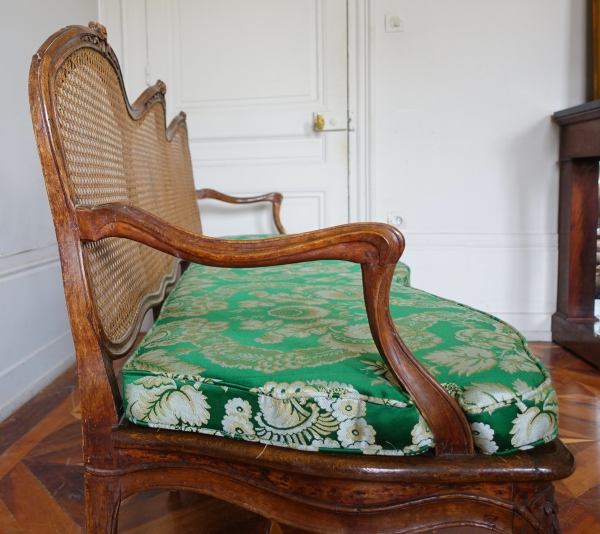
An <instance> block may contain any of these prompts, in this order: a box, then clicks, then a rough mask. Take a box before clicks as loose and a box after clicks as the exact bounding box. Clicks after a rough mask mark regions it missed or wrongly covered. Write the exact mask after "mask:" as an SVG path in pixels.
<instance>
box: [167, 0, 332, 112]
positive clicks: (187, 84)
mask: <svg viewBox="0 0 600 534" xmlns="http://www.w3.org/2000/svg"><path fill="white" fill-rule="evenodd" d="M207 2H210V4H211V10H212V11H214V10H216V9H218V10H223V11H227V10H228V8H227V6H226V5H225V4H226V3H227V2H226V1H223V0H221V2H219V3H215V2H214V0H204V1H200V0H194V1H193V2H191V0H177V1H175V2H172V3H171V10H172V13H171V24H172V28H171V32H170V33H171V49H172V51H173V53H174V58H175V62H174V68H173V75H174V78H173V79H175V80H177V83H176V86H177V92H176V94H175V106H176V107H177V108H178V109H183V108H185V109H188V110H191V109H194V108H210V109H214V108H215V107H220V108H224V109H226V108H229V107H244V106H252V107H253V108H254V107H255V106H265V107H269V106H274V105H278V104H288V105H289V104H297V105H298V106H299V107H306V106H310V107H311V108H312V107H315V106H323V105H324V102H323V95H324V94H325V91H326V90H325V87H324V83H325V79H324V76H323V54H324V39H323V20H324V13H323V0H310V1H309V0H304V1H303V2H302V3H298V4H292V5H293V6H294V8H295V9H297V10H299V11H303V10H306V11H307V13H306V20H305V22H306V26H307V27H308V28H309V32H308V33H309V38H308V39H307V41H308V43H305V44H308V50H304V49H305V48H306V46H304V47H300V46H298V45H296V46H295V48H296V49H297V50H296V51H295V52H296V56H297V57H291V56H290V57H284V55H285V50H286V47H281V48H280V49H278V50H262V51H261V48H262V46H261V43H260V42H259V41H260V40H255V39H250V40H248V41H247V42H250V43H255V42H256V43H257V44H256V45H255V47H256V48H257V49H256V50H252V49H248V50H239V49H238V50H231V51H230V52H229V53H233V54H238V55H239V54H242V53H245V54H248V55H249V58H250V57H252V61H253V62H254V64H253V70H256V69H257V65H260V63H261V61H260V55H261V52H262V53H269V54H271V56H270V59H271V61H268V62H267V63H268V65H271V64H272V63H273V60H276V61H280V62H285V68H286V69H287V74H286V77H285V78H286V79H284V78H283V77H281V76H279V75H278V72H277V71H273V69H272V68H269V67H268V66H267V63H265V65H264V67H262V70H263V71H264V72H263V73H262V75H260V74H259V75H256V76H254V77H253V78H252V79H250V80H249V79H248V77H247V76H246V77H244V78H245V80H246V82H245V84H240V83H236V80H235V71H233V70H232V69H230V68H228V67H227V65H228V63H232V62H233V59H232V61H229V62H228V61H227V53H228V50H227V47H226V46H222V47H220V48H221V50H222V51H221V55H224V56H225V57H223V58H221V57H215V56H214V50H215V46H218V44H217V45H215V44H214V39H215V36H211V35H210V33H209V32H210V26H211V24H210V21H206V25H207V27H204V26H203V27H200V28H197V29H196V30H195V31H194V29H193V28H190V27H189V26H190V24H191V23H190V21H191V20H195V21H197V20H199V19H200V20H201V17H198V16H196V15H198V14H199V11H200V10H201V8H202V4H203V3H207ZM262 2H263V3H267V4H269V3H270V4H271V6H270V9H262V8H261V9H256V6H255V5H254V4H255V3H252V5H250V4H248V5H247V6H246V9H248V13H246V17H245V22H247V26H254V27H256V26H259V25H262V26H259V28H258V29H260V27H262V29H263V32H267V31H271V32H274V33H277V32H279V33H280V34H284V33H286V32H287V33H289V32H290V31H292V30H293V29H294V28H295V27H296V26H297V25H298V24H299V21H298V18H299V17H296V20H293V21H290V20H285V19H283V20H277V21H275V20H271V21H268V20H262V19H265V18H266V17H265V15H264V14H265V13H268V12H271V16H273V15H274V13H273V12H274V11H275V10H276V6H278V5H280V0H262ZM263 7H267V8H268V7H269V6H263ZM238 8H239V4H238ZM289 8H290V5H287V6H286V9H289ZM190 10H192V11H194V12H190ZM298 14H299V15H300V13H298ZM215 15H216V16H218V15H219V13H216V14H215ZM280 15H287V14H286V13H284V12H283V11H282V12H281V13H280ZM248 18H250V20H247V19H248ZM230 20H231V22H232V24H235V23H236V22H237V21H236V20H235V19H232V18H231V15H230ZM215 26H216V24H215ZM238 29H239V30H240V31H243V29H242V28H238ZM255 31H256V30H255ZM192 32H193V37H192ZM259 33H260V32H259ZM302 33H305V32H298V35H301V34H302ZM194 38H195V39H206V41H207V42H199V43H198V44H197V46H194V47H193V48H191V47H190V46H189V45H188V46H185V45H184V43H183V41H184V40H185V39H194ZM211 40H212V41H213V42H210V41H211ZM292 41H293V40H292ZM208 45H212V48H211V47H210V46H208ZM249 46H250V47H251V46H252V45H249ZM291 52H292V54H293V52H294V50H291ZM201 53H203V56H201V55H200V54H201ZM298 54H300V55H305V57H298ZM277 56H279V57H277ZM249 60H250V59H249ZM299 60H300V61H299ZM190 61H191V62H193V63H194V68H190V66H189V65H187V63H189V62H190ZM236 61H239V58H236ZM221 62H222V63H224V64H225V67H224V68H222V67H221V65H220V63H221ZM298 63H300V64H302V63H307V64H305V65H304V68H305V69H306V70H307V71H308V72H310V75H309V78H310V82H309V83H308V85H307V86H305V87H298V88H292V87H286V85H287V82H286V80H287V79H289V78H290V71H289V69H290V67H293V66H294V65H296V64H298ZM283 66H284V65H283V64H282V67H283ZM292 74H293V73H292ZM217 76H218V77H220V78H221V80H220V86H219V87H218V88H217V87H215V88H211V80H212V79H213V77H217ZM224 76H225V77H230V76H233V78H232V80H230V83H228V84H227V83H226V84H225V86H226V88H225V91H224V90H223V87H222V78H223V77H224ZM241 76H244V73H242V74H241ZM292 77H293V76H292ZM301 78H306V72H305V73H304V76H302V75H301V76H298V80H300V79H301ZM196 82H197V83H196ZM300 83H305V82H300ZM251 84H255V85H256V87H254V88H253V87H249V85H251ZM194 85H196V86H197V87H193V86H194ZM242 85H243V92H244V93H248V92H253V91H254V92H256V96H253V97H248V96H245V97H236V96H235V95H236V93H239V92H240V91H238V88H241V87H242ZM278 86H279V89H280V90H279V94H277V93H278ZM225 92H229V93H230V95H229V96H228V97H227V96H225V97H224V96H222V95H223V93H225ZM193 93H196V96H195V97H194V96H192V95H193ZM261 93H274V94H270V95H268V94H261ZM211 94H212V96H211ZM216 94H219V97H216V96H215V95H216ZM203 95H204V96H203Z"/></svg>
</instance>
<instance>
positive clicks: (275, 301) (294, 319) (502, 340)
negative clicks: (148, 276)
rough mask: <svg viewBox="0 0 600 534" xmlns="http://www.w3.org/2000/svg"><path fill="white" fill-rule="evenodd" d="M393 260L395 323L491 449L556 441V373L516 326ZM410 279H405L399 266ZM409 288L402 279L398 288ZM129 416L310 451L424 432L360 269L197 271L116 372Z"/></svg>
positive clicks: (417, 446)
mask: <svg viewBox="0 0 600 534" xmlns="http://www.w3.org/2000/svg"><path fill="white" fill-rule="evenodd" d="M407 272H408V270H407V268H406V267H405V266H404V265H400V266H399V269H398V273H397V276H396V279H395V281H394V282H393V284H392V290H391V295H390V311H391V315H392V318H393V320H394V323H395V325H396V328H397V329H398V332H399V333H400V335H401V337H402V339H403V340H404V341H405V343H406V344H407V345H408V347H409V348H410V349H411V351H412V352H413V354H414V355H415V356H416V357H417V358H418V359H419V361H421V362H422V364H423V365H424V366H425V367H426V368H427V369H428V370H429V372H430V373H432V375H433V376H434V377H435V378H436V379H437V380H438V381H439V382H440V383H441V384H442V385H443V386H444V387H445V388H446V390H447V391H449V392H450V393H451V394H452V395H453V396H454V397H455V398H456V400H457V401H458V403H459V404H460V406H461V407H462V409H463V410H464V411H465V413H466V416H467V419H468V421H469V423H470V425H471V428H472V431H473V435H474V440H475V444H476V447H477V449H478V450H479V451H481V452H484V453H488V454H503V453H510V452H512V451H515V450H518V449H526V448H530V447H534V446H536V445H539V444H541V443H544V442H545V441H549V440H551V439H553V438H554V437H555V436H556V435H557V417H558V413H557V399H556V394H555V392H554V389H553V387H552V385H551V382H550V377H549V375H548V373H547V371H546V370H545V369H544V367H543V366H542V365H541V364H540V362H539V361H538V360H537V359H536V358H535V357H534V356H533V354H532V353H531V352H530V351H529V349H528V347H527V344H526V342H525V340H524V339H523V337H522V336H521V335H520V334H519V333H518V332H517V331H516V330H514V329H513V328H512V327H510V326H509V325H507V324H506V323H504V322H502V321H500V320H499V319H497V318H495V317H492V316H490V315H488V314H486V313H483V312H480V311H477V310H474V309H472V308H469V307H467V306H464V305H462V304H458V303H456V302H452V301H449V300H446V299H442V298H440V297H436V296H434V295H431V294H428V293H425V292H423V291H420V290H418V289H415V288H412V287H410V286H409V285H408V284H407V281H408V280H407V276H406V273H407ZM403 273H404V274H403ZM403 282H404V283H403ZM123 382H124V404H125V406H124V407H125V413H126V416H127V417H128V418H129V419H130V420H131V421H133V422H134V423H136V424H139V425H146V426H150V427H159V428H169V429H175V430H185V431H194V432H202V433H208V434H216V435H221V436H228V437H234V438H239V439H244V440H248V441H258V442H261V443H265V444H272V445H278V446H283V447H292V448H297V449H304V450H321V451H347V452H361V453H365V454H389V455H407V454H418V453H421V452H424V451H426V450H428V449H430V448H432V447H433V441H432V435H431V432H430V430H429V428H428V427H427V425H426V424H425V422H424V421H423V418H422V417H421V415H420V414H419V411H418V410H417V408H416V406H415V404H414V402H413V400H412V399H411V397H410V396H409V395H408V394H406V393H405V392H404V391H403V390H402V389H401V388H400V387H399V386H398V384H397V383H396V381H395V379H394V377H393V376H392V375H391V373H390V372H389V370H388V368H387V366H386V364H385V363H384V361H383V360H382V358H381V356H380V355H379V353H378V351H377V349H376V347H375V345H374V343H373V340H372V337H371V334H370V330H369V326H368V321H367V316H366V311H365V306H364V301H363V293H362V281H361V273H360V266H359V265H355V264H351V263H348V262H342V261H318V262H310V263H301V264H294V265H285V266H277V267H268V268H257V269H220V268H212V267H204V266H199V265H194V266H191V267H190V268H189V269H188V270H187V271H186V273H185V274H184V276H183V277H182V279H181V280H180V281H179V283H178V284H177V285H176V287H175V288H174V290H173V291H172V293H171V294H170V296H169V297H168V299H167V300H166V302H165V305H164V307H163V310H162V312H161V314H160V317H159V319H158V320H157V322H156V323H155V324H154V326H153V327H152V328H151V329H150V331H149V332H148V333H147V335H146V336H145V338H144V340H143V341H142V343H141V344H140V346H139V347H138V349H137V350H136V352H135V353H134V355H133V356H132V358H131V359H130V360H129V361H128V362H127V364H126V365H125V367H124V369H123Z"/></svg>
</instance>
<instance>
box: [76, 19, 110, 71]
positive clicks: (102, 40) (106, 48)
mask: <svg viewBox="0 0 600 534" xmlns="http://www.w3.org/2000/svg"><path fill="white" fill-rule="evenodd" d="M88 27H89V28H90V29H91V30H93V31H94V32H95V33H96V35H90V34H86V35H83V36H82V37H81V40H82V41H85V42H87V43H92V44H95V45H96V46H98V47H99V48H100V50H102V52H104V53H105V54H107V55H109V56H110V57H111V58H112V59H113V60H114V61H115V62H118V61H117V56H115V53H114V52H113V50H112V48H111V46H110V45H109V44H108V41H107V40H106V39H107V33H106V28H105V27H104V26H103V25H102V24H100V23H99V22H94V21H91V22H90V23H89V24H88Z"/></svg>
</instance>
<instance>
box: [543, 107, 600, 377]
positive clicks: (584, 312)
mask: <svg viewBox="0 0 600 534" xmlns="http://www.w3.org/2000/svg"><path fill="white" fill-rule="evenodd" d="M554 119H555V121H556V122H557V123H558V124H559V125H560V151H559V161H560V207H559V226H558V232H559V253H558V258H559V259H558V302H557V311H556V313H555V314H554V315H553V316H552V339H553V341H555V342H556V343H558V344H559V345H562V346H563V347H565V348H567V349H569V350H571V351H572V352H574V353H575V354H577V355H578V356H581V357H582V358H584V359H586V360H587V361H589V362H591V363H593V364H594V365H596V366H598V367H600V338H598V337H597V336H596V335H595V333H594V323H596V322H597V319H596V317H595V315H594V296H595V276H596V231H597V230H596V229H597V227H598V169H599V163H600V100H596V101H594V102H589V103H587V104H583V105H581V106H577V107H574V108H570V109H566V110H564V111H559V112H557V113H555V114H554Z"/></svg>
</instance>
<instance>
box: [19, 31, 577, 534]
mask: <svg viewBox="0 0 600 534" xmlns="http://www.w3.org/2000/svg"><path fill="white" fill-rule="evenodd" d="M80 47H91V48H94V49H95V50H97V51H99V52H100V53H102V54H103V55H104V56H105V57H106V58H107V59H108V60H109V61H110V62H111V63H112V65H113V67H114V68H115V71H116V72H117V73H118V75H119V79H120V80H121V87H122V89H123V83H122V77H121V72H120V69H119V65H118V61H117V59H116V57H115V56H114V53H113V51H112V49H111V47H110V45H108V43H107V41H106V30H105V29H104V28H103V27H102V26H101V25H99V24H96V23H90V28H85V27H67V28H65V29H63V30H60V31H59V32H57V33H55V34H54V35H53V36H51V37H50V38H49V39H48V40H47V41H46V42H45V43H44V44H43V45H42V47H41V48H40V50H39V51H38V53H37V54H36V55H35V56H34V57H33V60H32V65H31V70H30V78H29V95H30V105H31V112H32V121H33V125H34V131H35V136H36V140H37V144H38V150H39V155H40V160H41V163H42V168H43V171H44V178H45V181H46V187H47V191H48V197H49V200H50V205H51V210H52V214H53V218H54V224H55V229H56V234H57V239H58V244H59V252H60V257H61V265H62V274H63V281H64V288H65V297H66V301H67V308H68V311H69V319H70V322H71V328H72V332H73V338H74V341H75V348H76V354H77V365H78V375H79V384H80V390H81V406H82V426H83V450H84V467H85V492H86V518H87V519H86V521H87V531H88V532H89V533H93V534H96V533H100V532H102V533H104V532H116V522H117V512H118V508H119V503H120V501H121V500H122V499H123V498H125V497H127V496H129V495H131V494H133V493H136V492H139V491H144V490H149V489H156V488H166V489H192V490H195V491H199V492H202V493H206V494H209V495H214V496H216V497H219V498H222V499H225V500H229V501H231V502H235V503H237V504H239V505H241V506H244V507H246V508H248V509H250V510H253V511H256V512H258V513H260V514H262V515H263V516H265V517H266V518H270V519H275V520H277V521H280V522H282V523H287V524H290V525H293V526H295V527H298V528H305V529H306V528H308V529H310V530H314V531H318V532H331V533H343V532H379V533H383V532H390V533H391V532H402V531H404V530H409V529H410V532H425V531H427V530H431V529H432V528H439V527H442V526H453V525H467V524H468V525H476V526H482V527H484V528H488V529H491V530H492V529H493V530H497V531H502V532H512V531H513V530H514V529H515V530H514V531H519V532H520V531H522V532H557V528H558V527H557V523H556V517H555V513H556V507H555V503H554V500H553V497H552V495H553V489H552V483H551V481H552V480H556V479H560V478H564V477H566V476H568V475H569V474H570V473H571V472H572V470H573V467H574V464H573V458H572V455H571V454H570V453H569V451H568V450H567V449H566V448H565V447H564V445H563V444H562V443H561V442H560V441H559V440H554V441H553V442H551V443H549V444H546V445H544V446H542V447H537V448H535V449H533V450H531V451H526V452H519V453H515V454H512V455H509V456H502V457H493V456H485V455H482V454H474V449H473V438H472V435H471V431H470V428H469V425H468V423H467V420H466V418H465V416H464V413H463V412H462V410H461V409H460V407H459V406H458V404H457V403H456V401H455V400H454V399H453V398H452V397H451V396H450V395H449V394H448V393H447V392H446V391H445V390H444V389H443V388H442V387H441V385H440V384H439V383H438V382H437V381H436V380H435V379H434V378H433V377H432V376H431V375H430V374H429V373H428V372H427V371H426V370H425V369H424V368H423V366H422V365H421V364H420V363H419V362H418V360H416V358H415V357H414V356H413V355H412V354H411V352H410V350H409V349H408V348H407V347H406V345H405V344H404V343H403V341H402V339H401V338H400V336H399V335H398V333H397V331H396V329H395V327H394V325H393V322H392V320H391V318H390V315H389V291H390V285H391V281H392V277H393V272H394V267H395V264H396V262H397V261H398V259H399V258H400V256H401V254H402V252H403V250H404V238H403V236H402V234H401V233H400V232H399V231H398V230H396V229H395V228H393V227H391V226H389V225H385V224H379V223H360V224H349V225H342V226H338V227H334V228H328V229H324V230H318V231H315V232H308V233H305V234H298V235H292V236H282V237H278V238H273V239H269V240H255V241H230V240H222V239H213V238H209V237H205V236H203V235H200V234H195V233H193V232H189V231H187V230H184V229H182V228H179V227H177V226H174V225H171V224H169V223H168V222H166V221H164V220H162V219H160V218H158V217H156V216H154V215H152V214H150V213H148V212H146V211H144V210H142V209H139V208H137V207H134V206H128V205H124V204H103V205H100V206H77V205H74V204H73V202H72V201H71V200H70V199H71V198H73V197H72V196H71V195H70V194H69V185H68V180H67V179H66V166H65V162H64V157H63V153H62V147H61V144H60V138H59V135H58V132H57V130H56V125H55V119H54V116H53V101H52V83H53V76H54V75H55V73H56V71H57V69H58V67H59V66H60V64H61V63H62V61H64V60H65V59H66V58H67V57H68V55H69V54H71V53H73V52H74V51H75V50H77V49H79V48H80ZM164 92H165V87H164V84H162V83H161V82H159V83H158V84H157V85H155V86H153V87H150V88H148V89H147V90H146V91H145V92H144V93H143V94H142V95H141V96H140V98H138V99H137V100H136V102H135V103H134V104H133V105H129V103H128V104H127V106H128V109H129V112H130V114H131V116H132V117H133V118H134V119H137V118H140V117H142V116H144V114H145V113H146V112H147V110H148V109H149V108H150V106H152V105H154V104H161V105H163V106H164V105H165V101H164ZM123 94H125V92H124V89H123ZM179 127H185V115H180V116H179V117H177V118H176V119H175V120H174V121H173V122H172V123H171V126H170V127H169V129H168V132H170V133H167V136H169V135H172V134H173V132H174V131H175V130H176V129H177V128H179ZM277 195H278V194H271V195H266V196H263V197H253V198H250V199H233V197H228V196H227V195H223V194H220V193H217V192H213V191H210V190H202V191H200V192H198V198H207V197H209V198H219V199H221V200H225V201H229V202H235V203H247V202H258V201H265V200H268V201H271V202H272V203H273V214H274V220H275V222H276V225H277V227H278V229H279V230H280V231H282V232H283V227H282V226H281V222H280V221H279V207H280V204H281V196H280V195H279V196H277ZM106 237H121V238H127V239H132V240H134V241H138V242H140V243H144V244H146V245H149V246H151V247H153V248H156V249H158V250H161V251H163V252H166V253H168V254H171V255H173V256H175V257H177V258H180V259H182V260H185V261H192V262H197V263H201V264H204V265H212V266H217V267H259V266H266V265H280V264H287V263H295V262H303V261H313V260H318V259H338V260H346V261H351V262H355V263H359V264H361V269H362V276H363V288H364V296H365V303H366V308H367V314H368V318H369V325H370V328H371V332H372V335H373V339H374V341H375V343H376V345H377V347H378V349H379V351H380V353H381V354H382V356H383V358H384V360H385V361H386V362H387V364H388V365H389V367H390V370H391V371H392V373H393V374H394V376H395V377H396V378H397V379H398V381H399V383H401V384H402V385H403V387H404V388H405V389H406V390H407V391H408V392H409V393H410V394H411V396H412V397H413V398H414V400H415V403H416V404H417V406H418V408H419V410H420V412H421V413H422V415H423V417H424V419H425V420H426V421H427V423H428V424H429V426H430V428H431V430H432V432H433V434H434V436H435V438H434V441H435V455H434V454H425V455H422V456H418V457H407V458H401V457H394V458H391V457H368V456H362V455H359V456H355V455H348V454H333V453H331V454H330V453H327V454H325V453H323V454H319V453H310V452H301V451H295V450H291V449H284V448H279V447H266V448H265V447H264V446H262V445H258V444H255V443H247V442H240V441H237V440H229V439H224V438H218V437H213V436H206V435H196V434H190V433H186V432H173V431H165V430H161V431H160V432H159V431H158V430H157V429H151V428H141V427H137V426H134V425H132V424H130V423H129V422H127V420H125V419H124V417H123V413H122V402H121V401H122V399H121V395H120V393H119V391H118V387H117V384H116V379H115V374H114V370H113V367H112V363H111V360H112V359H114V358H117V357H120V356H121V355H122V354H124V353H125V352H126V351H127V350H129V348H130V347H131V345H132V343H133V339H134V337H135V334H136V333H137V332H135V328H132V330H131V332H128V334H127V336H125V338H126V339H125V340H124V341H123V342H122V343H121V344H120V346H118V347H115V346H114V345H111V344H110V343H108V342H107V339H106V337H105V336H103V333H102V328H101V324H100V321H99V318H98V313H97V310H96V309H95V301H94V298H93V292H92V291H91V288H90V282H89V279H88V277H87V272H86V268H85V262H84V260H83V255H82V243H83V242H84V241H97V240H100V239H104V238H106ZM170 283H172V280H170V278H169V277H167V278H166V279H165V280H163V285H162V286H161V289H160V290H159V292H158V294H156V295H154V296H153V297H152V299H150V300H149V301H148V302H147V303H146V304H145V306H146V309H148V308H150V307H152V305H156V303H157V300H159V299H160V298H164V295H165V293H166V291H167V288H168V285H169V284H170ZM136 324H137V323H136ZM137 328H139V325H137ZM415 525H420V526H418V527H417V526H415ZM267 528H268V522H266V523H265V529H267ZM519 528H520V529H522V530H518V529H519Z"/></svg>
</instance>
